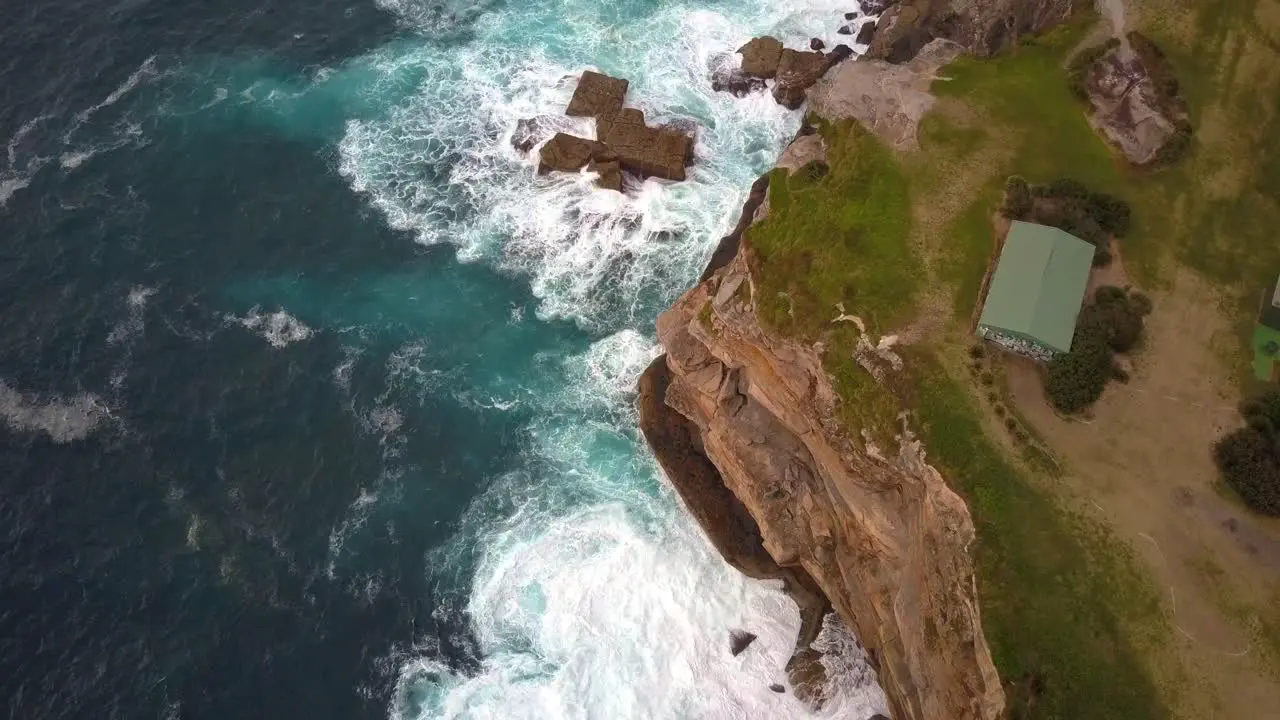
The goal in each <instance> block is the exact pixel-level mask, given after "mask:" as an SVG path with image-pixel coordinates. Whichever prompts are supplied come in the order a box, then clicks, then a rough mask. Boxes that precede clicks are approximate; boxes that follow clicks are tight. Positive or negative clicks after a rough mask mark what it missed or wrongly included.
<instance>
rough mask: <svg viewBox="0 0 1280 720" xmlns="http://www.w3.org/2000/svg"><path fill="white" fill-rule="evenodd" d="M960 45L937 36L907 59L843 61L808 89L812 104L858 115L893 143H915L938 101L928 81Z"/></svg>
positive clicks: (827, 113)
mask: <svg viewBox="0 0 1280 720" xmlns="http://www.w3.org/2000/svg"><path fill="white" fill-rule="evenodd" d="M960 51H961V48H960V46H959V45H957V44H955V43H953V42H951V41H949V40H934V41H932V42H931V43H930V44H929V45H928V46H926V47H925V48H924V49H923V50H922V51H921V52H920V53H919V54H918V55H917V56H916V58H915V59H914V60H912V61H911V62H910V63H907V64H905V65H895V64H892V63H889V62H886V61H884V60H866V59H862V60H859V61H857V62H849V63H842V64H841V65H839V66H838V67H836V68H835V69H833V70H832V71H831V72H829V73H827V75H826V76H825V77H823V78H822V79H821V80H820V81H818V83H817V84H816V85H814V87H813V89H811V90H810V91H809V107H810V108H811V109H812V110H813V111H814V112H816V113H817V114H818V115H820V116H822V117H824V118H828V119H839V118H852V119H854V120H857V121H858V122H859V123H860V124H861V125H862V126H863V127H865V128H867V129H868V130H870V131H871V132H873V133H875V134H876V135H877V136H879V137H880V138H881V139H882V140H884V141H885V142H886V143H888V144H890V145H893V146H896V147H900V148H915V147H916V146H917V144H918V139H917V129H918V127H919V124H920V120H921V118H923V117H924V114H925V113H926V112H928V110H929V108H931V107H933V103H934V97H933V96H932V95H930V94H929V87H930V85H932V84H933V81H934V79H935V78H936V77H937V72H938V70H939V68H941V67H943V66H944V65H946V64H947V63H949V62H951V61H952V60H954V59H955V58H956V57H957V56H958V55H959V54H960Z"/></svg>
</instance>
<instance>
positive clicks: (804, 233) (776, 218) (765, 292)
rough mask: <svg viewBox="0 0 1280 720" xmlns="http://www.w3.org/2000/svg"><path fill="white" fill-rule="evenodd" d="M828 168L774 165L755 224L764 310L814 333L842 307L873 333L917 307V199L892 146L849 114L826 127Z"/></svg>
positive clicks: (801, 332)
mask: <svg viewBox="0 0 1280 720" xmlns="http://www.w3.org/2000/svg"><path fill="white" fill-rule="evenodd" d="M821 130H822V134H823V137H824V138H825V139H826V142H827V158H828V163H829V165H830V168H831V170H830V172H828V173H827V175H826V176H824V177H822V178H821V179H819V180H816V181H814V180H807V179H804V178H803V177H802V176H801V175H800V174H799V173H797V174H796V175H795V176H788V175H787V171H786V170H775V171H774V172H773V175H772V176H771V177H770V180H769V215H768V217H767V218H766V219H765V221H764V222H763V223H760V224H758V225H755V226H752V227H751V229H750V230H748V231H747V239H748V242H749V243H750V245H751V246H752V247H753V248H754V249H755V252H756V259H757V261H758V265H759V267H758V268H756V270H758V272H757V273H756V277H757V288H758V291H759V292H760V298H759V305H760V311H761V315H762V318H763V319H764V320H765V322H767V323H768V324H769V325H771V326H772V327H774V328H776V329H778V330H781V331H784V332H787V333H789V334H792V335H796V336H800V337H804V338H806V339H816V338H817V337H818V336H819V334H820V333H821V331H822V330H823V329H825V328H826V327H827V326H828V325H829V321H830V320H831V319H832V318H834V317H835V316H836V314H837V311H836V304H837V303H843V304H844V307H845V309H846V310H847V311H848V312H849V313H851V314H855V315H858V316H859V317H861V318H862V319H863V321H864V322H866V324H867V328H868V330H869V331H871V332H875V331H876V330H877V329H884V328H888V327H890V326H891V325H892V323H894V322H895V321H897V320H901V319H902V318H903V317H904V316H905V315H906V313H907V312H908V311H909V310H910V308H911V305H912V297H913V294H914V292H915V290H916V287H917V284H918V282H919V277H920V273H919V264H918V263H917V261H916V260H915V258H914V256H913V255H912V253H911V250H910V248H909V246H908V244H907V234H908V232H909V231H910V222H911V220H910V211H911V207H910V198H909V197H908V193H907V181H906V178H905V177H904V176H903V174H902V172H901V170H899V168H898V166H897V164H896V163H895V162H894V159H893V155H892V154H891V153H890V151H889V150H888V148H886V147H884V145H882V144H881V143H880V142H879V141H878V140H877V139H876V138H875V137H874V136H872V135H871V134H870V133H867V132H866V131H864V130H862V129H861V128H860V127H858V126H857V125H855V124H853V123H852V122H851V121H846V122H843V123H839V124H832V125H826V124H823V125H822V127H821Z"/></svg>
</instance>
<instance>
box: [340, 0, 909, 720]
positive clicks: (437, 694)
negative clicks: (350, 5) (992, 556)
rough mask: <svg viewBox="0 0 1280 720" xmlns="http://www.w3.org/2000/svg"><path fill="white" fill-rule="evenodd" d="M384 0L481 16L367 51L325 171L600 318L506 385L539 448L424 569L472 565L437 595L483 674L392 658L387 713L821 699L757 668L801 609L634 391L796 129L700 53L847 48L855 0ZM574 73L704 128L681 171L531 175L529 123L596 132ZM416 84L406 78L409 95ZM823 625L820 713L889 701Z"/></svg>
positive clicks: (595, 710) (422, 23) (482, 395)
mask: <svg viewBox="0 0 1280 720" xmlns="http://www.w3.org/2000/svg"><path fill="white" fill-rule="evenodd" d="M382 4H383V5H384V7H387V8H388V9H390V10H392V11H393V12H396V13H397V14H398V15H399V17H400V18H401V19H402V20H403V21H404V22H405V23H406V24H408V25H411V26H413V27H414V28H415V29H417V30H419V31H420V32H422V33H424V34H425V35H427V36H429V37H441V36H444V35H448V34H450V33H452V32H453V28H454V27H455V26H456V25H457V24H458V18H460V17H465V18H467V19H469V20H474V22H473V23H472V24H470V25H469V27H468V32H469V34H470V36H473V37H471V40H470V42H468V43H466V44H464V45H457V44H450V46H449V47H447V48H446V47H440V46H438V44H433V43H430V42H428V43H423V44H421V45H417V46H415V45H412V44H397V45H395V46H391V47H388V48H385V49H384V50H382V51H380V52H379V53H377V54H375V55H374V56H371V57H369V58H366V59H365V60H364V62H367V63H368V64H369V65H371V66H372V67H374V68H375V69H376V70H377V75H376V77H377V78H378V79H376V80H375V82H374V84H373V85H372V86H371V87H368V88H365V91H364V92H365V94H366V96H368V97H386V98H394V100H392V101H391V102H393V107H392V108H391V109H390V110H388V111H386V112H383V113H380V114H375V115H370V116H366V117H364V118H363V119H358V120H351V121H349V122H348V124H347V126H346V132H345V135H344V137H343V139H342V141H341V144H340V148H339V151H340V153H339V154H340V157H339V167H340V171H341V172H342V174H343V175H344V176H345V177H347V179H348V181H349V182H350V184H351V186H352V188H353V189H354V190H356V191H358V192H360V193H363V194H364V195H365V196H366V197H367V199H368V201H369V202H370V204H371V205H373V206H374V207H375V208H377V209H378V210H380V211H381V212H382V213H383V215H384V216H385V217H386V219H387V221H388V223H389V224H390V225H392V226H393V227H396V228H399V229H403V230H407V231H409V232H412V233H413V234H414V236H415V237H416V239H417V240H418V241H419V242H421V243H424V244H435V243H442V242H448V243H453V244H455V245H456V246H457V247H458V257H459V258H460V259H461V260H463V261H465V262H485V263H488V264H491V265H494V266H496V267H498V268H500V269H503V270H505V271H508V272H514V273H517V274H520V275H523V276H525V277H527V278H529V282H530V285H531V287H532V290H533V292H534V295H535V296H536V297H537V300H538V303H537V311H538V314H539V315H540V316H541V317H543V318H568V319H572V320H574V321H575V322H577V323H578V324H580V325H582V326H584V327H586V328H588V329H591V330H594V331H598V332H600V334H601V336H603V338H602V339H601V340H599V341H598V342H596V343H595V344H593V345H592V346H591V348H590V349H589V350H588V351H587V352H585V353H582V354H580V355H576V356H573V357H570V358H567V359H562V360H560V361H558V365H556V367H557V368H558V369H556V370H555V371H554V372H552V373H551V374H550V376H549V377H539V378H536V380H530V382H531V383H532V382H537V383H540V385H538V387H535V388H530V389H527V392H525V394H522V395H521V401H522V402H523V404H524V405H525V410H526V411H528V412H530V413H531V414H532V420H531V421H530V425H529V426H528V427H527V428H526V436H527V442H526V447H527V449H526V452H527V455H528V457H527V460H528V462H527V463H526V464H525V466H524V467H523V468H522V469H520V470H517V471H513V472H510V473H507V474H505V475H503V476H501V477H498V478H492V479H490V480H489V482H488V487H487V490H486V491H485V493H484V494H483V495H482V496H481V497H480V498H478V499H477V500H476V501H475V502H474V503H473V505H472V507H471V509H470V510H469V511H468V513H467V514H466V516H465V517H464V519H463V521H462V522H461V525H460V527H459V529H458V532H457V534H456V535H455V536H454V537H453V539H452V540H450V541H449V542H448V543H446V544H445V545H443V546H441V547H439V548H436V549H435V550H433V551H432V553H431V555H430V557H429V558H428V566H429V567H430V568H431V571H432V572H433V573H440V574H441V575H442V576H449V575H453V576H466V577H471V584H470V590H469V592H468V594H467V596H466V597H465V598H455V599H449V598H445V599H444V600H442V605H441V612H442V613H446V612H455V611H456V610H457V609H459V606H465V609H466V612H467V614H468V617H469V618H470V621H471V625H472V629H473V631H474V633H475V636H476V638H477V639H478V642H479V645H480V650H481V653H482V658H481V669H480V671H479V672H477V673H474V674H469V675H466V676H464V675H460V674H457V673H454V672H453V671H451V670H450V669H449V668H448V667H446V666H444V665H443V664H441V663H440V662H439V661H437V660H433V659H431V658H429V657H425V658H424V657H412V658H405V659H403V660H402V664H401V677H400V683H399V686H398V689H397V693H396V696H395V698H394V700H393V702H392V714H393V715H394V716H395V717H397V718H418V717H421V718H437V717H445V718H495V719H502V720H508V719H512V720H515V719H518V718H602V719H603V718H607V719H608V720H614V719H622V718H751V719H752V720H754V719H756V718H785V717H809V716H812V715H813V713H812V712H811V711H809V709H808V708H806V707H805V706H803V705H802V704H801V703H800V702H799V701H797V700H796V699H795V698H794V696H793V694H792V693H790V692H787V693H783V694H779V693H775V692H773V691H771V690H770V689H769V687H768V686H769V685H770V684H771V683H780V684H783V685H784V686H785V685H786V684H787V680H786V674H785V672H784V666H785V664H786V661H787V659H788V658H789V656H790V654H791V651H792V648H793V644H794V641H795V637H796V632H797V631H798V629H799V617H798V612H797V610H796V608H795V606H794V604H793V603H791V601H790V600H788V599H787V598H786V597H785V596H784V595H783V594H782V593H781V592H780V590H779V588H778V587H776V586H775V585H774V584H771V583H764V582H758V581H752V580H749V579H747V578H745V577H743V576H742V575H741V574H739V573H737V572H736V571H734V570H732V569H731V568H729V567H728V565H727V564H726V563H724V562H723V560H722V559H721V558H720V557H719V556H718V555H717V554H716V553H715V552H714V550H713V549H712V548H711V547H710V546H709V545H708V543H707V542H706V540H705V538H704V537H703V536H702V534H701V532H700V530H699V529H698V528H697V527H696V526H695V525H694V523H693V522H692V521H691V520H690V519H689V518H688V517H687V515H686V514H685V513H684V512H682V511H681V510H680V509H679V506H678V503H677V502H676V500H675V498H674V496H673V495H672V493H671V492H670V490H669V489H668V488H667V486H666V485H665V484H664V483H663V482H662V481H661V479H660V475H659V472H658V470H657V467H656V464H655V463H654V462H653V459H652V457H651V456H649V454H648V453H647V452H646V451H645V450H644V449H643V446H642V445H641V444H640V443H639V441H638V438H637V437H636V433H635V429H634V428H635V419H634V409H633V407H632V402H633V399H634V398H633V388H634V387H635V381H636V378H637V377H638V375H639V373H640V372H641V371H642V370H643V369H644V367H645V366H646V365H647V363H648V362H649V361H650V360H651V359H652V358H653V357H654V355H655V353H656V352H657V351H658V350H657V347H656V345H655V343H654V342H653V340H652V338H651V336H650V335H649V334H648V333H649V330H650V328H651V327H652V322H653V318H654V316H655V315H656V313H657V311H658V310H659V309H660V308H662V307H663V306H665V305H666V304H667V303H669V302H670V300H671V299H672V298H673V297H674V296H675V295H676V294H677V293H678V292H679V291H680V290H681V289H682V288H684V287H687V286H688V284H689V283H690V282H691V281H692V280H693V278H695V277H696V276H697V274H698V271H699V270H700V269H701V265H702V263H703V262H704V261H705V257H706V255H707V254H708V253H709V252H710V250H711V248H712V246H713V244H714V242H715V240H716V238H717V237H718V236H719V235H720V234H722V233H723V232H724V231H725V229H726V228H727V226H728V225H729V224H730V222H731V221H732V219H733V218H734V216H736V214H737V211H738V208H739V207H740V205H741V201H742V197H743V195H744V193H745V192H746V190H747V187H748V186H749V185H750V183H751V181H752V180H753V179H754V178H755V177H756V176H757V175H758V174H759V173H761V172H763V171H764V170H766V169H767V168H768V167H769V166H770V165H771V164H772V163H773V161H774V159H775V158H776V157H777V154H778V153H779V151H780V150H781V148H782V146H783V144H784V143H785V141H786V139H787V138H788V137H789V136H790V135H791V134H792V133H793V132H794V130H795V128H796V126H797V125H798V122H799V115H798V113H792V112H789V111H786V110H785V109H783V108H781V107H779V106H778V105H777V104H776V103H774V102H773V100H772V98H771V97H769V96H768V95H767V94H757V95H753V96H749V97H746V98H734V97H732V96H730V95H727V94H722V93H715V92H713V91H712V90H711V87H710V80H709V77H708V67H709V66H710V64H712V63H713V62H715V61H716V59H717V58H718V57H720V56H722V55H723V54H725V53H732V52H733V51H734V49H736V48H737V47H738V46H740V45H741V44H742V43H743V42H745V41H746V40H747V39H749V38H750V37H752V36H753V35H758V34H763V33H766V32H767V33H770V34H773V35H775V36H777V37H779V38H781V39H783V40H784V41H785V42H787V43H788V44H789V45H791V46H793V47H796V46H800V45H802V44H807V41H808V39H809V38H810V37H815V36H816V37H820V38H823V39H824V40H825V41H827V43H828V45H833V44H835V43H838V42H849V41H850V38H849V37H848V36H842V35H838V34H836V31H837V30H838V29H839V27H840V26H841V25H842V24H843V23H844V21H843V17H842V15H843V12H844V11H846V10H848V9H850V5H851V3H849V2H847V1H840V0H794V1H793V2H790V3H786V4H783V5H779V4H777V3H767V2H764V1H763V0H748V1H747V2H744V3H742V4H740V5H733V6H727V7H722V8H719V9H715V10H713V9H707V8H701V7H698V6H694V5H689V4H665V5H662V6H661V7H659V8H657V9H656V10H653V11H652V12H650V13H648V14H643V13H638V14H636V15H634V16H628V15H627V14H626V10H625V7H624V6H615V5H613V4H607V3H606V4H603V5H602V4H600V3H597V2H590V1H589V0H561V2H556V3H543V4H540V5H532V6H525V5H520V6H517V5H503V6H499V5H481V6H479V7H480V10H478V11H477V10H474V9H473V8H475V7H476V6H474V5H473V4H463V3H451V2H446V3H443V4H441V3H439V2H422V1H421V0H384V2H383V3H382ZM477 12H483V14H482V15H477V14H475V13H477ZM589 67H595V68H598V69H601V70H604V71H606V72H609V73H610V74H614V75H618V76H622V77H626V78H628V79H629V80H630V81H631V87H630V91H629V94H628V103H629V104H630V105H633V106H636V107H639V108H640V109H642V110H644V111H645V113H646V117H647V118H648V120H649V121H650V122H654V123H657V122H664V121H670V120H692V121H694V122H695V123H696V124H697V142H696V148H695V154H696V156H697V162H696V163H695V164H694V165H693V166H692V167H690V168H689V178H688V180H687V181H686V182H682V183H665V182H662V181H658V180H649V181H645V182H638V181H629V184H628V187H627V192H626V194H619V193H614V192H610V191H601V190H598V189H596V188H595V187H594V183H593V182H592V178H591V177H590V176H589V175H587V174H585V173H582V174H576V175H575V174H567V175H551V176H545V177H540V176H538V175H536V172H535V165H536V154H535V155H531V156H529V157H525V156H521V155H520V154H519V153H518V152H517V151H516V150H514V149H513V148H512V146H511V144H510V140H511V137H512V135H513V133H514V132H515V130H516V125H517V123H518V122H519V120H520V119H522V118H532V117H540V118H543V121H542V122H543V125H544V127H543V130H544V135H543V139H545V137H546V136H549V134H550V133H551V132H554V131H555V130H564V131H567V132H573V133H575V134H579V135H583V136H592V135H593V133H594V128H593V126H592V123H591V121H589V120H582V119H572V118H565V117H564V116H563V109H564V107H565V105H566V103H567V102H568V99H569V96H570V94H571V93H572V91H573V87H574V84H575V82H576V77H575V76H576V75H577V74H578V73H579V72H580V71H581V70H583V69H585V68H589ZM405 77H413V78H415V82H417V83H418V84H417V85H416V86H412V87H409V88H406V87H405V86H404V84H403V78H405ZM332 80H333V79H332V78H329V79H327V81H332ZM522 317H523V316H513V320H514V321H516V322H520V321H522ZM637 328H639V329H640V330H637ZM553 364H554V363H553ZM495 382H496V381H495ZM467 392H468V393H469V394H470V395H469V397H471V396H474V398H478V399H474V398H473V399H472V400H471V402H472V403H474V404H477V405H484V404H485V403H486V401H487V400H492V398H494V397H510V395H509V394H508V393H507V392H506V388H503V389H502V390H498V389H497V388H496V387H495V388H488V387H480V388H475V389H474V390H468V391H467ZM739 627H740V628H743V629H746V630H749V631H751V632H753V633H756V634H757V635H758V636H759V639H758V640H757V641H756V643H755V644H753V645H752V646H751V648H750V649H749V650H748V651H747V652H745V653H743V655H741V656H739V657H736V658H735V657H733V656H732V655H731V654H730V653H729V651H728V633H729V631H730V630H731V629H733V628H739ZM820 644H821V647H822V649H823V651H824V653H826V657H825V658H824V662H825V663H827V666H828V669H829V673H830V676H831V678H832V682H833V683H834V684H833V687H832V688H831V690H830V692H829V702H828V704H827V705H826V707H825V709H824V711H823V712H822V713H821V714H822V716H825V717H842V718H851V719H852V720H864V718H866V717H869V716H870V715H871V714H873V713H874V712H883V711H884V700H883V695H882V693H880V691H879V689H878V688H877V687H875V686H874V674H873V673H870V671H869V669H867V668H866V665H865V656H864V655H863V654H862V652H861V649H860V648H859V647H858V645H857V643H856V641H855V640H853V639H852V636H851V635H849V633H848V632H847V630H843V628H842V627H839V626H838V624H829V626H828V627H826V628H825V629H824V630H823V635H822V636H821V638H820ZM423 651H424V653H428V652H430V651H431V647H430V646H428V647H427V648H424V650H423ZM868 678H870V679H871V681H872V684H870V685H868V684H866V682H865V681H866V680H867V679H868Z"/></svg>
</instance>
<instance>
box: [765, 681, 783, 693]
mask: <svg viewBox="0 0 1280 720" xmlns="http://www.w3.org/2000/svg"><path fill="white" fill-rule="evenodd" d="M769 689H770V690H772V691H774V692H776V693H785V692H786V691H787V689H786V688H784V687H782V686H781V685H779V684H778V683H773V684H771V685H770V686H769Z"/></svg>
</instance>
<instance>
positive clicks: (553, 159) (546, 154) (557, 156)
mask: <svg viewBox="0 0 1280 720" xmlns="http://www.w3.org/2000/svg"><path fill="white" fill-rule="evenodd" d="M593 159H600V160H606V161H607V160H612V159H614V156H613V154H612V152H611V151H610V150H609V148H608V147H607V146H605V144H604V143H601V142H596V141H595V140H587V139H586V138H580V137H578V136H576V135H570V134H568V133H562V132H558V133H556V134H555V135H554V136H553V137H552V138H551V139H550V140H548V141H547V144H546V145H543V146H542V152H541V155H540V157H539V160H538V172H539V173H546V172H550V171H552V170H555V171H557V172H577V171H579V170H581V169H582V168H584V167H586V166H587V163H589V162H591V161H592V160H593Z"/></svg>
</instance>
